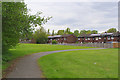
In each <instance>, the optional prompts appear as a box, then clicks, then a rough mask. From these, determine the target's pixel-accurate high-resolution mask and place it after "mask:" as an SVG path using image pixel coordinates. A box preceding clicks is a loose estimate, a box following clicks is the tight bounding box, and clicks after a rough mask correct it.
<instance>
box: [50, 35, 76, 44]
mask: <svg viewBox="0 0 120 80" xmlns="http://www.w3.org/2000/svg"><path fill="white" fill-rule="evenodd" d="M52 40H56V41H57V42H58V43H75V42H76V41H77V37H76V36H75V35H73V34H64V35H55V36H48V43H52Z"/></svg>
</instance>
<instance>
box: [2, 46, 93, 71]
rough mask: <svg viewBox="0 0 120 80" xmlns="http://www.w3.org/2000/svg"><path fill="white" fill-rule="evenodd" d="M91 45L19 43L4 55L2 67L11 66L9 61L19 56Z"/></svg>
mask: <svg viewBox="0 0 120 80" xmlns="http://www.w3.org/2000/svg"><path fill="white" fill-rule="evenodd" d="M82 48H91V47H80V46H65V45H48V44H18V45H17V46H16V47H15V48H14V49H10V50H9V52H8V53H4V54H3V55H2V58H3V61H2V63H3V65H2V69H3V70H5V69H6V68H8V66H10V63H9V61H12V60H14V59H16V58H18V57H22V56H25V55H28V54H33V53H38V52H46V51H55V50H65V49H82Z"/></svg>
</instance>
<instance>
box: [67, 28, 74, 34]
mask: <svg viewBox="0 0 120 80" xmlns="http://www.w3.org/2000/svg"><path fill="white" fill-rule="evenodd" d="M65 34H73V33H72V32H71V31H70V28H67V29H66V30H65Z"/></svg>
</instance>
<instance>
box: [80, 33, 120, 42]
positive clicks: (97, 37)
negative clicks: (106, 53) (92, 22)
mask: <svg viewBox="0 0 120 80" xmlns="http://www.w3.org/2000/svg"><path fill="white" fill-rule="evenodd" d="M119 41H120V33H119V32H117V33H103V34H83V35H80V36H79V37H78V42H79V43H113V42H119Z"/></svg>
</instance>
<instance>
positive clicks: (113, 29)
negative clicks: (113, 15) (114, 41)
mask: <svg viewBox="0 0 120 80" xmlns="http://www.w3.org/2000/svg"><path fill="white" fill-rule="evenodd" d="M113 32H117V30H116V28H110V29H109V30H107V33H113Z"/></svg>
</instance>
